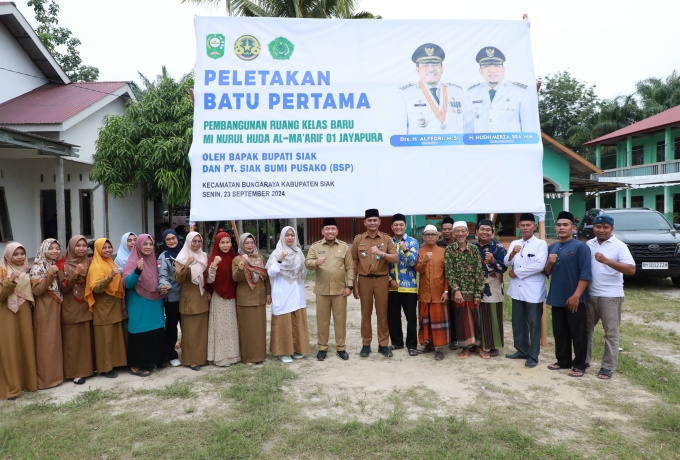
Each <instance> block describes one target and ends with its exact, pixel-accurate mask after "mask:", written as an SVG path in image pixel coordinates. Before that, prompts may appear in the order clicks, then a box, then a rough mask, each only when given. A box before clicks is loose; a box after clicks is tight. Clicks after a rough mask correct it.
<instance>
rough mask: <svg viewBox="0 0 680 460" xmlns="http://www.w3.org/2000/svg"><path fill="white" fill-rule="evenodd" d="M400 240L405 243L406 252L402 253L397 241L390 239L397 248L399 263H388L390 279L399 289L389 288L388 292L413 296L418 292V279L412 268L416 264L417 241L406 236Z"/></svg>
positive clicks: (393, 238)
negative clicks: (411, 294) (406, 293)
mask: <svg viewBox="0 0 680 460" xmlns="http://www.w3.org/2000/svg"><path fill="white" fill-rule="evenodd" d="M401 240H402V241H403V242H404V243H406V249H407V250H408V251H406V252H404V251H402V249H401V245H400V244H399V241H397V239H396V238H395V237H392V242H393V243H394V245H395V246H396V248H397V254H399V262H398V263H391V262H390V265H389V267H390V279H391V280H394V281H396V283H397V286H399V288H398V289H394V288H392V287H390V291H393V292H410V293H413V294H415V293H417V292H418V278H416V271H415V270H414V268H413V267H415V266H416V263H418V240H416V239H415V238H412V237H410V236H408V235H404V236H403V237H402V239H401Z"/></svg>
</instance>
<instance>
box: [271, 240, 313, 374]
mask: <svg viewBox="0 0 680 460" xmlns="http://www.w3.org/2000/svg"><path fill="white" fill-rule="evenodd" d="M266 269H267V274H268V275H269V278H270V279H271V284H272V325H271V338H270V340H269V348H270V350H271V352H272V355H274V356H278V357H279V359H280V360H281V361H283V362H284V363H291V362H293V358H295V359H302V358H303V357H304V355H305V354H307V353H309V332H308V330H307V299H306V297H305V277H306V276H307V269H306V268H305V255H304V254H303V253H302V249H301V248H300V245H299V244H298V239H297V234H296V232H295V230H294V229H293V227H284V228H283V230H281V238H280V239H279V242H278V244H277V245H276V249H274V252H272V254H271V255H270V256H269V260H268V261H267V266H266Z"/></svg>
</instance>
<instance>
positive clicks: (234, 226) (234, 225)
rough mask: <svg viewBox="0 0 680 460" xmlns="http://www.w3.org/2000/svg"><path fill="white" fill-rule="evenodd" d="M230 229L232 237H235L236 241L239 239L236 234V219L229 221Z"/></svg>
mask: <svg viewBox="0 0 680 460" xmlns="http://www.w3.org/2000/svg"><path fill="white" fill-rule="evenodd" d="M231 229H232V230H233V231H234V238H236V241H241V239H240V236H239V234H238V227H236V221H235V220H232V221H231Z"/></svg>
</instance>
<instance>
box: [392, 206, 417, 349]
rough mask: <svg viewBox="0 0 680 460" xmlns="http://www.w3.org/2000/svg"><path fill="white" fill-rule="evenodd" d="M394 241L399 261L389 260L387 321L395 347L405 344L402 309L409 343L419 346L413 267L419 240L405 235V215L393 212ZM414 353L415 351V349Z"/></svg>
mask: <svg viewBox="0 0 680 460" xmlns="http://www.w3.org/2000/svg"><path fill="white" fill-rule="evenodd" d="M392 232H393V233H394V236H393V237H392V242H393V243H394V246H395V247H396V248H397V254H398V255H399V262H398V263H390V264H389V269H390V287H389V294H388V297H387V324H388V326H389V328H390V341H391V342H392V350H399V349H402V348H404V333H403V331H402V329H401V310H402V309H403V310H404V316H406V347H407V348H408V349H409V353H410V352H411V350H417V347H418V311H417V307H418V281H417V278H416V271H415V270H414V269H413V267H415V266H416V263H417V262H418V240H416V239H415V238H412V237H410V236H408V235H406V217H405V216H404V215H403V214H395V215H394V216H392ZM414 353H415V351H414Z"/></svg>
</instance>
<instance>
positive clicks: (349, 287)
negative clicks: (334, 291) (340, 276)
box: [346, 286, 354, 291]
mask: <svg viewBox="0 0 680 460" xmlns="http://www.w3.org/2000/svg"><path fill="white" fill-rule="evenodd" d="M346 288H347V289H349V290H350V291H353V290H354V286H346Z"/></svg>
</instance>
